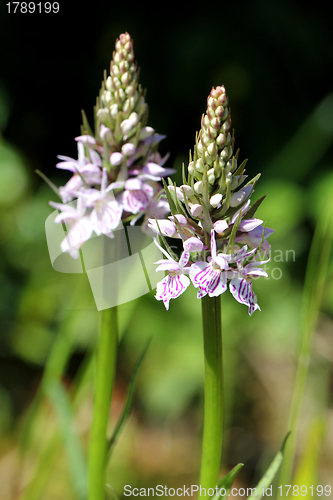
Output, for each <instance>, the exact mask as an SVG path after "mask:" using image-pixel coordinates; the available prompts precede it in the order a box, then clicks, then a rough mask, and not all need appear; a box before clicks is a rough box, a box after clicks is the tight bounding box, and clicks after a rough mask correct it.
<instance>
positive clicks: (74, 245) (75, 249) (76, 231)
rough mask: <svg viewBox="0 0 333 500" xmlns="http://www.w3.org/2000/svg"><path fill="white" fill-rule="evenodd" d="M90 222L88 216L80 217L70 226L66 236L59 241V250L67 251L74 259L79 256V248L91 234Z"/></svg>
mask: <svg viewBox="0 0 333 500" xmlns="http://www.w3.org/2000/svg"><path fill="white" fill-rule="evenodd" d="M92 231H93V228H92V224H91V221H90V218H89V217H82V218H81V219H79V220H77V221H76V222H75V223H74V224H73V225H72V226H71V228H70V230H69V232H68V234H67V236H66V238H65V239H64V240H63V241H62V242H61V245H60V247H61V250H62V251H63V252H68V253H69V254H70V255H71V256H72V257H73V258H74V259H77V258H78V256H79V248H80V247H81V245H82V244H83V243H84V242H85V241H87V240H88V239H89V238H90V236H91V235H92Z"/></svg>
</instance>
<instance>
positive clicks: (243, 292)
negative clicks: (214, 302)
mask: <svg viewBox="0 0 333 500" xmlns="http://www.w3.org/2000/svg"><path fill="white" fill-rule="evenodd" d="M229 288H230V292H231V294H232V295H233V297H234V298H235V299H236V300H237V302H239V303H240V304H245V305H246V306H248V308H249V315H250V316H251V315H252V314H253V313H254V311H255V310H256V309H259V310H260V307H259V305H258V304H257V297H256V295H255V294H254V293H253V292H252V282H251V281H247V280H246V279H245V278H234V279H232V280H231V281H230V284H229Z"/></svg>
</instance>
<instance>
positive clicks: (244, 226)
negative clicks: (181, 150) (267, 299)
mask: <svg viewBox="0 0 333 500" xmlns="http://www.w3.org/2000/svg"><path fill="white" fill-rule="evenodd" d="M230 126H231V116H230V109H229V108H228V97H227V94H226V91H225V88H224V86H220V87H216V88H213V89H212V90H211V92H210V94H209V96H208V99H207V110H206V113H205V114H204V115H203V117H202V120H201V129H200V131H199V133H198V134H197V136H196V143H195V146H194V152H193V154H190V158H189V164H188V167H187V172H185V171H184V172H183V184H182V185H181V186H176V185H175V184H174V183H172V181H171V180H170V179H169V185H168V186H166V185H165V188H166V189H165V194H166V197H167V199H168V202H169V205H170V209H171V213H172V216H170V217H169V218H168V219H167V220H163V219H159V220H158V223H156V221H155V220H153V219H150V220H149V226H150V228H151V229H152V230H153V231H154V232H155V233H156V234H158V235H160V236H161V237H162V238H163V237H170V238H178V239H179V238H181V239H182V240H183V247H184V249H185V254H186V255H187V253H186V251H188V252H189V257H188V258H187V257H186V259H187V260H186V266H187V267H186V269H189V273H188V274H189V278H190V280H191V282H192V284H193V286H194V287H195V288H197V289H198V293H197V297H198V299H201V298H202V297H204V296H205V295H208V296H210V297H216V296H219V295H221V294H223V293H224V292H225V291H226V290H227V289H228V283H229V290H230V292H231V294H232V295H233V297H234V298H235V299H236V300H237V301H238V302H240V303H241V304H245V305H246V306H248V308H249V314H250V315H251V314H253V312H254V311H255V310H257V309H259V310H260V308H259V305H258V303H257V299H256V295H255V294H254V292H253V291H252V277H253V276H266V277H267V272H266V271H265V270H264V269H262V268H261V267H260V266H262V265H265V264H266V263H267V262H268V261H269V259H267V256H268V255H269V252H270V245H269V243H268V242H267V238H268V236H270V235H271V234H272V233H273V232H274V231H273V230H272V229H268V228H265V227H263V226H262V224H263V221H262V220H261V219H257V218H255V217H254V215H255V212H256V210H257V208H258V207H259V205H260V203H261V201H262V199H261V200H258V201H257V202H256V203H255V204H254V205H252V206H251V199H250V198H251V196H252V194H253V191H254V187H255V184H256V182H257V180H258V179H259V177H260V175H257V176H255V177H254V178H253V179H251V180H249V181H247V182H246V184H245V185H244V182H245V181H246V180H247V175H246V174H245V165H246V161H244V162H243V163H241V164H240V165H239V164H238V152H236V154H234V137H233V136H232V135H231V133H230ZM170 220H171V221H172V222H173V224H170ZM248 248H249V250H248ZM260 252H263V254H264V255H265V256H266V260H260ZM183 260H184V253H183V254H182V257H181V261H182V262H183ZM181 261H179V262H181ZM173 262H174V261H173ZM177 266H178V267H177V273H180V274H181V275H182V273H183V271H182V269H183V268H182V267H181V266H180V264H179V263H177ZM158 269H159V270H161V269H160V268H158ZM162 283H163V294H164V295H163V294H162V292H161V287H162ZM186 288H187V287H186ZM158 290H159V292H160V293H158V294H157V296H156V298H157V299H158V300H161V297H162V296H163V297H171V298H175V297H178V296H179V295H180V293H183V291H184V290H185V287H184V288H183V289H182V291H181V292H179V290H180V289H177V293H173V292H172V290H173V288H172V287H171V282H170V269H169V277H167V278H165V279H164V280H163V281H162V282H161V284H159V285H158ZM168 294H169V295H168ZM164 303H165V305H166V304H167V306H168V307H169V300H168V301H165V302H164Z"/></svg>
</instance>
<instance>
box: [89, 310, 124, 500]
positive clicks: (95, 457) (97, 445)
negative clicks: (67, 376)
mask: <svg viewBox="0 0 333 500" xmlns="http://www.w3.org/2000/svg"><path fill="white" fill-rule="evenodd" d="M101 316H102V317H101V328H100V338H99V341H98V347H97V367H96V378H95V398H94V409H93V421H92V428H91V435H90V449H89V471H88V475H89V488H88V500H105V469H106V462H107V435H106V434H107V426H108V421H109V415H110V406H111V397H112V389H113V383H114V377H115V369H116V359H117V345H118V322H117V306H115V307H112V308H110V309H104V310H103V311H102V315H101Z"/></svg>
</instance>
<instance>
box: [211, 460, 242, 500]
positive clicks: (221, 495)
mask: <svg viewBox="0 0 333 500" xmlns="http://www.w3.org/2000/svg"><path fill="white" fill-rule="evenodd" d="M243 465H244V464H238V465H236V467H234V468H233V469H232V470H231V471H230V472H229V473H228V474H227V475H226V476H224V477H223V478H222V479H221V480H220V481H219V483H218V485H217V488H218V491H217V493H216V495H214V496H213V497H212V500H226V499H227V498H228V496H229V491H230V489H231V486H232V483H233V482H234V480H235V477H236V476H237V474H238V472H239V471H240V469H241V468H242V467H243Z"/></svg>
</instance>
